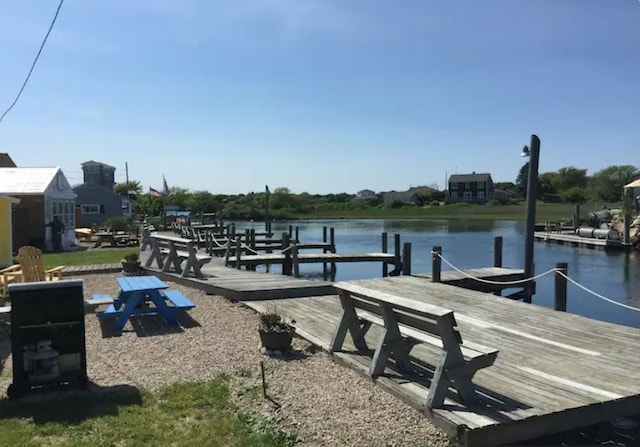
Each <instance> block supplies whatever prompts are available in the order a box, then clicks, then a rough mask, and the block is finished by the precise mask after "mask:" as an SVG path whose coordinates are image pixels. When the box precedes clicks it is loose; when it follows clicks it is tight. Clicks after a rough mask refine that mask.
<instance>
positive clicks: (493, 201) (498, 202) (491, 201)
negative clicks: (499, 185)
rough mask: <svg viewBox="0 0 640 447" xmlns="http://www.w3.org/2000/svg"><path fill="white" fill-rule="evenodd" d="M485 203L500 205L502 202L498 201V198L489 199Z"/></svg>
mask: <svg viewBox="0 0 640 447" xmlns="http://www.w3.org/2000/svg"><path fill="white" fill-rule="evenodd" d="M487 205H491V206H497V205H502V203H500V201H498V200H489V201H488V202H487Z"/></svg>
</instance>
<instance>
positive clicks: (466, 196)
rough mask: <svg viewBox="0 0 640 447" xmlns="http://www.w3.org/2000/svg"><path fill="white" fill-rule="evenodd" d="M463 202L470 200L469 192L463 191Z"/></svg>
mask: <svg viewBox="0 0 640 447" xmlns="http://www.w3.org/2000/svg"><path fill="white" fill-rule="evenodd" d="M463 197H464V200H469V199H471V191H465V192H464V194H463Z"/></svg>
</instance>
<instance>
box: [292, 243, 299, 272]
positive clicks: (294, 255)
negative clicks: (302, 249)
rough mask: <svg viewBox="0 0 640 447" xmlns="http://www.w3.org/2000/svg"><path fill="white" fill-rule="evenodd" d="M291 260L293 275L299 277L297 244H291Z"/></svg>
mask: <svg viewBox="0 0 640 447" xmlns="http://www.w3.org/2000/svg"><path fill="white" fill-rule="evenodd" d="M291 262H292V263H293V276H295V277H296V278H300V262H299V261H298V244H296V243H294V244H292V245H291Z"/></svg>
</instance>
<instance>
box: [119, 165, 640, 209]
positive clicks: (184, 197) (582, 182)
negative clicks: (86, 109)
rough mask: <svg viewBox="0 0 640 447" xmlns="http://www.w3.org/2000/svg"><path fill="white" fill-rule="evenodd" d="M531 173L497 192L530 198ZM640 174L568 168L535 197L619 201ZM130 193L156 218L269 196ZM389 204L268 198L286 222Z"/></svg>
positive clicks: (251, 203) (544, 177)
mask: <svg viewBox="0 0 640 447" xmlns="http://www.w3.org/2000/svg"><path fill="white" fill-rule="evenodd" d="M528 171H529V164H528V163H525V164H524V165H523V166H522V168H521V169H520V171H519V172H518V175H517V176H516V178H515V181H514V182H497V183H496V184H495V185H494V187H495V189H496V190H503V191H507V192H509V193H511V195H512V196H513V197H514V199H515V200H516V201H517V200H519V199H522V198H524V197H526V190H527V176H528ZM638 176H640V172H639V171H638V169H637V168H636V167H635V166H631V165H619V166H609V167H607V168H605V169H602V170H601V171H598V172H596V173H595V174H593V175H588V174H587V170H586V169H580V168H576V167H573V166H569V167H564V168H560V169H558V170H557V171H553V172H543V173H541V174H539V176H538V191H537V195H538V198H539V199H541V200H545V201H554V200H555V201H559V200H562V201H566V202H570V203H585V202H589V201H608V202H618V201H620V200H621V199H622V189H623V186H624V185H626V184H628V183H629V182H631V181H632V180H633V179H635V178H636V177H638ZM127 191H131V192H132V198H133V210H134V212H135V213H137V214H145V215H150V216H158V215H160V214H161V213H162V211H163V206H164V204H167V205H174V206H176V207H177V208H179V209H180V210H187V211H190V212H192V213H196V214H197V213H208V212H218V213H220V214H221V216H222V217H224V218H225V219H253V220H262V219H264V217H265V209H266V207H265V204H266V199H267V197H266V193H265V192H249V193H246V194H213V193H211V192H208V191H190V190H188V189H186V188H181V187H173V188H171V194H170V195H169V196H168V197H157V196H151V195H148V194H144V193H143V188H142V185H141V184H140V182H138V181H130V182H129V184H126V183H119V184H117V185H116V192H118V193H120V194H126V193H127ZM445 198H446V192H445V191H439V190H438V189H436V188H435V187H433V186H431V187H421V188H419V192H418V193H417V194H415V197H414V200H413V206H427V205H430V206H433V205H436V204H440V202H441V201H444V200H445ZM385 206H386V207H390V208H397V207H399V206H407V205H406V204H405V203H402V202H400V201H398V200H393V201H390V202H388V203H387V204H385V202H384V193H378V194H375V195H374V196H371V197H367V198H356V195H355V194H348V193H339V194H310V193H307V192H302V193H299V194H295V193H293V192H292V191H291V190H290V189H289V188H287V187H279V188H275V189H274V190H273V192H271V193H270V194H269V210H270V217H272V218H273V219H287V218H290V217H292V216H300V215H305V214H310V213H322V212H323V211H340V210H366V209H370V208H375V207H385Z"/></svg>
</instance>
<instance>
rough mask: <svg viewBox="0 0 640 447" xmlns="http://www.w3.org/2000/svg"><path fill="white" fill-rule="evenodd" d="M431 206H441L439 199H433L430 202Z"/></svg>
mask: <svg viewBox="0 0 640 447" xmlns="http://www.w3.org/2000/svg"><path fill="white" fill-rule="evenodd" d="M429 206H440V201H438V200H433V201H432V202H431V203H430V204H429Z"/></svg>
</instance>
